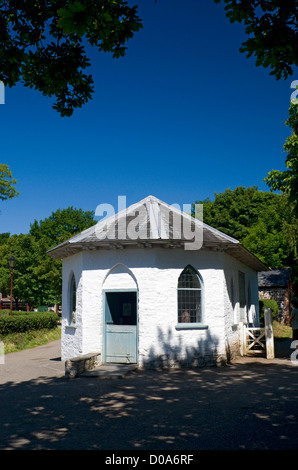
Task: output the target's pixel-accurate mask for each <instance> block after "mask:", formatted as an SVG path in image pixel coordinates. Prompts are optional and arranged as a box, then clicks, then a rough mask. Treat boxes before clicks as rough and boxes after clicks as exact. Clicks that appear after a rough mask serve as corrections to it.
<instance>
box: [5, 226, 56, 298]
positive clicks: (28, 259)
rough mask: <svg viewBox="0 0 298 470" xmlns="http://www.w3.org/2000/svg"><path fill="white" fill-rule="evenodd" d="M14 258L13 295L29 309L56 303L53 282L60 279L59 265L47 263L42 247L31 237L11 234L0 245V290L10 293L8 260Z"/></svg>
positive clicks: (48, 261) (43, 247) (49, 261)
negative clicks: (27, 305) (15, 260)
mask: <svg viewBox="0 0 298 470" xmlns="http://www.w3.org/2000/svg"><path fill="white" fill-rule="evenodd" d="M12 254H13V255H14V256H15V257H16V258H17V264H16V267H15V268H14V282H13V296H14V298H15V300H16V302H18V301H19V300H23V301H24V302H28V303H29V305H31V306H38V305H40V304H44V303H47V304H55V303H57V301H58V300H59V294H58V292H57V289H56V286H55V281H57V279H59V276H61V271H60V265H59V263H53V262H52V261H54V260H47V258H46V256H45V246H44V245H43V244H42V243H41V242H40V241H39V242H37V241H36V240H35V239H34V238H33V237H31V236H30V235H28V234H27V235H23V234H21V235H12V236H11V237H9V238H8V239H7V240H6V243H3V244H2V245H0V291H2V292H6V293H8V292H10V270H9V267H8V263H7V259H8V258H9V257H10V256H11V255H12Z"/></svg>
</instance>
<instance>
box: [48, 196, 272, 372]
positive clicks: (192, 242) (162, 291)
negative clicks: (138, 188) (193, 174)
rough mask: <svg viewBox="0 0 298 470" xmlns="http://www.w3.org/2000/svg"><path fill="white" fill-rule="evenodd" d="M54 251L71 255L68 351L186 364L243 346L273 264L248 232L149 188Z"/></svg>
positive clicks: (66, 287) (66, 354) (220, 357)
mask: <svg viewBox="0 0 298 470" xmlns="http://www.w3.org/2000/svg"><path fill="white" fill-rule="evenodd" d="M48 254H49V255H50V256H52V257H53V258H56V259H61V260H62V263H63V293H62V346H61V347H62V360H67V359H73V358H80V357H82V356H83V355H88V354H91V353H95V352H96V354H97V355H98V357H99V358H100V362H101V363H102V364H109V363H111V364H115V363H116V364H135V365H136V366H138V367H179V366H201V365H213V364H224V363H226V362H227V361H229V360H230V359H231V358H233V357H234V356H237V355H239V350H240V328H239V324H240V323H241V322H244V323H249V324H251V326H258V324H259V312H258V276H257V273H258V272H259V271H264V270H267V268H266V266H265V265H264V264H263V263H262V262H261V261H260V260H259V259H257V258H256V257H255V256H254V255H253V254H252V253H250V252H249V251H248V250H247V249H245V248H244V247H243V246H242V245H241V244H240V243H239V241H237V240H235V239H234V238H231V237H230V236H227V235H225V234H224V233H222V232H220V231H218V230H216V229H214V228H212V227H210V226H209V225H206V224H205V223H203V222H202V220H199V219H196V218H194V217H191V216H190V215H189V214H187V213H185V212H183V211H181V210H179V209H178V208H177V207H174V206H171V205H168V204H166V203H164V202H162V201H160V200H159V199H157V198H156V197H153V196H149V197H147V198H145V199H143V200H141V201H140V202H138V203H137V204H134V205H132V206H130V207H128V208H126V209H123V210H122V211H120V212H118V213H117V214H112V215H111V216H110V217H108V218H105V219H104V220H101V221H100V222H98V223H97V224H96V225H94V226H93V227H91V228H89V229H87V230H85V231H83V232H82V233H80V234H79V235H76V236H74V237H72V238H71V239H69V240H67V241H66V242H64V243H62V244H61V245H59V246H56V247H55V248H53V249H51V250H49V252H48Z"/></svg>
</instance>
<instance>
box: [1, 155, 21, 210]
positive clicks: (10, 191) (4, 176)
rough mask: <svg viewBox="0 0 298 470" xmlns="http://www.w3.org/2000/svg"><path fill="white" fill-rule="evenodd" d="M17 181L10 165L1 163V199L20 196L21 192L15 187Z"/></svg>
mask: <svg viewBox="0 0 298 470" xmlns="http://www.w3.org/2000/svg"><path fill="white" fill-rule="evenodd" d="M16 182H17V180H16V179H13V178H12V173H11V171H10V170H9V167H8V165H3V164H2V163H0V199H1V200H2V201H4V200H5V199H12V198H13V197H15V196H18V194H19V192H18V191H16V189H15V187H14V185H15V184H16Z"/></svg>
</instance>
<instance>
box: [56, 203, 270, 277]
mask: <svg viewBox="0 0 298 470" xmlns="http://www.w3.org/2000/svg"><path fill="white" fill-rule="evenodd" d="M186 226H188V227H189V230H191V233H196V234H199V233H201V234H202V242H203V248H210V249H215V250H219V249H220V250H225V251H226V252H227V253H228V254H230V255H231V256H234V257H235V258H237V259H239V260H240V261H242V262H243V263H244V264H247V265H248V266H251V267H252V268H253V269H255V270H256V271H263V270H266V269H267V267H266V266H265V265H264V264H263V263H262V262H261V261H260V260H259V259H258V258H256V257H255V256H254V255H253V254H252V253H250V252H249V251H248V250H246V249H245V248H244V247H243V246H242V245H241V244H240V243H239V241H238V240H236V239H235V238H232V237H230V236H228V235H226V234H225V233H223V232H220V231H219V230H216V229H215V228H213V227H210V226H209V225H207V224H205V223H204V222H201V221H200V220H198V219H195V218H194V217H191V216H190V215H189V214H187V213H185V212H182V211H181V210H179V209H177V208H175V207H173V206H171V205H168V204H166V203H165V202H163V201H161V200H160V199H157V198H156V197H154V196H148V197H146V198H145V199H142V200H141V201H139V202H138V203H136V204H133V205H131V206H129V207H128V208H126V209H124V210H122V211H120V212H119V213H117V214H115V215H113V216H111V217H109V218H107V219H104V220H101V221H99V222H98V223H97V224H96V225H94V226H92V227H90V228H88V229H87V230H84V231H83V232H81V233H79V234H78V235H75V236H74V237H72V238H70V239H69V240H67V241H65V242H64V243H61V244H60V245H58V246H56V247H54V248H52V249H51V250H49V251H48V254H49V255H50V256H51V257H53V258H57V259H62V258H65V257H67V256H70V255H72V254H74V253H77V252H78V251H81V250H83V249H100V248H122V249H123V248H125V247H136V246H163V247H169V248H170V247H178V248H179V247H181V248H185V246H186V244H188V246H189V245H190V244H191V240H190V238H189V233H190V231H188V233H187V234H185V230H184V227H186ZM131 229H132V231H131Z"/></svg>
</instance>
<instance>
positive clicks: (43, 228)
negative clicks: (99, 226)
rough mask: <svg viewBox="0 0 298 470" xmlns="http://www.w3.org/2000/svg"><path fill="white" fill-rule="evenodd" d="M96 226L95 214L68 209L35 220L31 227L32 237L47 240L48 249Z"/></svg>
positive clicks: (72, 208)
mask: <svg viewBox="0 0 298 470" xmlns="http://www.w3.org/2000/svg"><path fill="white" fill-rule="evenodd" d="M94 224H96V221H95V220H94V212H92V211H83V210H82V209H75V208H74V207H72V206H71V207H68V208H67V209H58V210H57V211H55V212H52V214H51V215H50V217H48V218H46V219H44V220H40V221H39V222H37V220H34V222H33V223H32V224H31V225H30V231H29V233H30V235H32V236H34V237H35V239H37V240H40V239H41V238H45V240H46V241H47V244H48V248H52V247H53V246H55V245H59V244H60V243H62V242H64V241H65V240H67V239H68V238H70V237H72V236H73V235H76V234H77V233H80V232H82V230H85V229H86V228H89V227H91V226H92V225H94Z"/></svg>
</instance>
